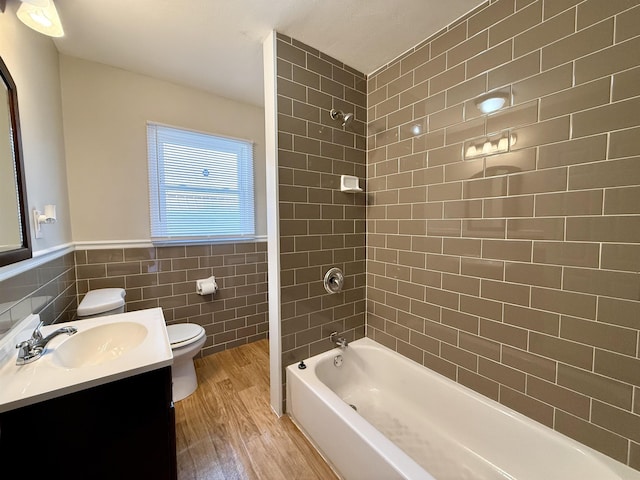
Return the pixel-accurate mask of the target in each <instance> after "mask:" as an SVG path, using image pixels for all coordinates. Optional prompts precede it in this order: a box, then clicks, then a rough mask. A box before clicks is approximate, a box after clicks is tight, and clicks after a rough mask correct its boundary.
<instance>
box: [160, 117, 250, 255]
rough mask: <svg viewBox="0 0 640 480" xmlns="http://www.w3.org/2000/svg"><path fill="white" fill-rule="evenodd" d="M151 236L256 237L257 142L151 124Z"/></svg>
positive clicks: (162, 240)
mask: <svg viewBox="0 0 640 480" xmlns="http://www.w3.org/2000/svg"><path fill="white" fill-rule="evenodd" d="M147 149H148V160H149V204H150V212H151V240H152V241H153V242H154V243H178V242H196V241H199V240H200V241H204V240H212V239H213V240H214V239H220V240H226V239H239V238H243V237H253V236H254V235H255V217H254V200H253V144H252V143H251V142H248V141H246V140H236V139H231V138H224V137H217V136H214V135H209V134H205V133H199V132H193V131H189V130H181V129H178V128H172V127H167V126H164V125H158V124H152V123H149V124H147Z"/></svg>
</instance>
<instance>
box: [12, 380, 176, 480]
mask: <svg viewBox="0 0 640 480" xmlns="http://www.w3.org/2000/svg"><path fill="white" fill-rule="evenodd" d="M0 388H2V386H1V385H0ZM175 434H176V432H175V414H174V407H173V402H172V398H171V367H164V368H160V369H158V370H153V371H151V372H147V373H142V374H139V375H135V376H133V377H129V378H125V379H122V380H117V381H114V382H111V383H107V384H104V385H100V386H96V387H92V388H89V389H87V390H82V391H79V392H76V393H71V394H68V395H64V396H62V397H58V398H54V399H52V400H47V401H43V402H40V403H37V404H33V405H29V406H26V407H22V408H18V409H16V410H12V411H9V412H5V413H2V414H0V471H1V472H2V474H1V475H0V477H2V478H7V479H9V478H25V477H31V476H42V477H43V478H47V479H64V480H70V479H83V480H86V479H91V480H93V479H110V480H121V479H139V480H144V479H153V480H163V479H173V480H176V479H177V468H176V447H175ZM5 475H6V476H5Z"/></svg>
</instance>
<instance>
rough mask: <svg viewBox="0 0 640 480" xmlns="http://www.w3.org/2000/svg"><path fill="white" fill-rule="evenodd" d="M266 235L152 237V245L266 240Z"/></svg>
mask: <svg viewBox="0 0 640 480" xmlns="http://www.w3.org/2000/svg"><path fill="white" fill-rule="evenodd" d="M266 241H267V236H266V235H251V236H248V235H247V236H233V235H232V236H229V237H219V236H216V237H197V238H193V237H179V238H152V239H151V243H152V244H153V246H154V247H166V246H176V245H210V244H223V243H250V242H266Z"/></svg>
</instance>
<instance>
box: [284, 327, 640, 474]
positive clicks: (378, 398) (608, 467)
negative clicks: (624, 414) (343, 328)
mask: <svg viewBox="0 0 640 480" xmlns="http://www.w3.org/2000/svg"><path fill="white" fill-rule="evenodd" d="M337 356H342V365H341V366H339V367H336V366H334V358H335V357H337ZM305 363H306V365H307V368H306V369H304V370H301V369H299V368H298V365H297V364H295V365H290V366H288V367H287V411H288V413H289V415H290V416H291V417H292V418H293V420H294V421H295V422H296V424H297V425H298V426H299V427H300V428H301V429H302V431H303V432H304V433H305V434H306V435H307V437H309V439H310V440H311V441H312V442H313V443H314V445H315V446H316V447H317V448H318V449H319V450H320V452H321V453H322V454H323V455H324V457H325V458H326V459H327V460H328V461H329V463H330V464H331V465H332V466H333V468H334V470H336V472H337V473H338V474H339V475H340V476H341V477H343V478H344V479H346V480H360V479H362V480H374V479H380V480H392V479H411V480H418V479H424V480H432V479H436V480H464V479H473V480H504V479H514V480H573V479H576V480H577V479H580V480H614V479H626V480H630V479H635V480H640V472H638V471H636V470H633V469H631V468H629V467H627V466H626V465H623V464H622V463H620V462H617V461H615V460H612V459H610V458H609V457H607V456H605V455H602V454H601V453H599V452H597V451H595V450H593V449H591V448H589V447H586V446H584V445H582V444H580V443H577V442H575V441H573V440H572V439H570V438H568V437H565V436H564V435H561V434H559V433H557V432H555V431H553V430H551V429H550V428H547V427H545V426H543V425H541V424H539V423H537V422H535V421H533V420H530V419H528V418H527V417H525V416H523V415H521V414H519V413H517V412H515V411H513V410H511V409H509V408H507V407H505V406H503V405H501V404H499V403H497V402H494V401H492V400H490V399H487V398H486V397H483V396H482V395H479V394H477V393H476V392H473V391H472V390H470V389H468V388H466V387H463V386H461V385H459V384H456V383H455V382H452V381H451V380H449V379H447V378H445V377H443V376H441V375H439V374H437V373H435V372H432V371H431V370H429V369H427V368H424V367H422V366H420V365H418V364H416V363H415V362H412V361H410V360H408V359H406V358H404V357H402V356H401V355H399V354H397V353H395V352H393V351H392V350H390V349H388V348H386V347H384V346H382V345H380V344H378V343H376V342H374V341H372V340H370V339H368V338H363V339H360V340H357V341H355V342H352V343H350V344H349V347H347V348H346V349H344V350H340V349H334V350H331V351H329V352H326V353H323V354H321V355H317V356H315V357H313V358H310V359H308V360H305ZM350 405H353V406H355V407H356V408H357V412H356V410H354V409H353V408H352V407H351V406H350Z"/></svg>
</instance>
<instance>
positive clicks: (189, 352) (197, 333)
mask: <svg viewBox="0 0 640 480" xmlns="http://www.w3.org/2000/svg"><path fill="white" fill-rule="evenodd" d="M167 333H168V334H169V343H170V344H171V351H172V353H173V366H172V367H171V376H172V379H173V401H174V402H177V401H179V400H182V399H183V398H186V397H188V396H189V395H191V394H192V393H193V392H195V391H196V388H198V377H196V369H195V367H194V365H193V357H195V356H196V355H197V354H198V352H200V349H201V348H202V346H203V345H204V342H205V340H206V339H207V337H206V335H205V331H204V328H202V327H201V326H200V325H198V324H197V323H178V324H175V325H168V326H167Z"/></svg>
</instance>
